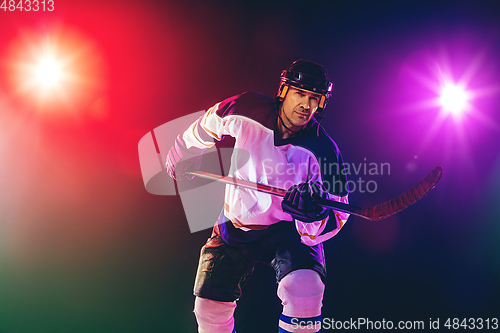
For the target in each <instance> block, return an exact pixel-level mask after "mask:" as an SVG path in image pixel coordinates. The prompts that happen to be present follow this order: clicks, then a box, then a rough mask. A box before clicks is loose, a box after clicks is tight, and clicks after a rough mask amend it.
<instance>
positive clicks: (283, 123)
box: [278, 113, 304, 133]
mask: <svg viewBox="0 0 500 333" xmlns="http://www.w3.org/2000/svg"><path fill="white" fill-rule="evenodd" d="M278 118H280V121H281V124H282V125H283V126H285V128H286V129H287V130H289V131H290V132H292V133H298V132H300V131H302V130H303V129H304V126H302V128H301V129H299V130H298V131H294V130H292V129H289V128H288V126H286V125H285V122H284V121H283V119H282V118H281V115H280V114H279V113H278Z"/></svg>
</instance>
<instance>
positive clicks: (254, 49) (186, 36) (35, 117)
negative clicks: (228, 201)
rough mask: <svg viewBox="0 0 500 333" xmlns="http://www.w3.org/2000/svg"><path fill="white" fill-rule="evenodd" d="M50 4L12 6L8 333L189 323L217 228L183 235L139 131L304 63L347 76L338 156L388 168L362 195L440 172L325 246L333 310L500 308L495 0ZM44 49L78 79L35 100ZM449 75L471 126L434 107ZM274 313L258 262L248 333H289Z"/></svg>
mask: <svg viewBox="0 0 500 333" xmlns="http://www.w3.org/2000/svg"><path fill="white" fill-rule="evenodd" d="M54 5H55V6H54V7H55V10H54V11H52V12H48V11H46V12H42V11H39V12H29V13H28V12H20V11H14V12H9V11H3V10H1V11H0V31H1V34H0V59H2V64H1V65H2V67H1V76H0V78H1V80H0V153H1V155H0V156H1V160H0V175H1V176H0V185H1V186H0V264H1V265H0V332H1V333H21V332H23V333H24V332H29V333H31V332H51V333H52V332H75V333H76V332H86V333H87V332H96V333H97V332H195V331H196V323H195V319H194V315H193V314H192V307H193V302H194V298H193V296H192V285H193V280H194V276H195V272H196V267H197V260H198V254H199V250H200V248H201V246H202V245H203V244H204V242H205V241H206V239H207V237H208V236H209V235H210V230H205V231H201V232H197V233H194V234H192V233H190V232H189V228H188V224H187V221H186V218H185V216H184V212H183V210H182V207H181V202H180V199H179V197H168V196H155V195H152V194H149V193H147V192H146V190H145V188H144V184H143V181H142V176H141V171H140V166H139V160H138V152H137V150H138V149H137V144H138V142H139V140H140V139H141V137H142V136H143V135H144V134H146V133H147V132H148V131H151V130H152V129H154V128H155V127H157V126H160V125H162V124H164V123H166V122H168V121H170V120H173V119H176V118H178V117H180V116H183V115H186V114H189V113H192V112H196V111H199V110H204V109H207V108H208V107H210V106H212V105H213V104H215V103H216V102H218V101H220V100H222V99H224V98H227V97H229V96H231V95H234V94H238V93H240V92H243V91H247V90H256V91H259V92H261V93H264V94H267V95H273V94H274V93H275V91H276V89H277V87H278V77H279V73H280V71H281V70H282V69H284V68H286V67H287V66H288V65H289V64H290V63H291V62H292V61H294V60H296V59H298V58H305V59H309V60H313V61H316V62H319V63H321V64H323V65H324V66H325V67H326V69H327V70H328V72H329V74H330V77H331V79H332V81H333V82H334V83H335V90H334V94H333V96H332V98H331V100H330V103H329V105H328V114H327V117H326V119H325V120H324V122H323V125H324V126H325V128H326V129H327V130H328V132H329V133H330V135H331V136H332V138H333V139H334V140H335V141H336V142H337V144H338V145H339V147H340V149H341V151H342V153H343V157H344V160H345V162H346V163H349V164H351V165H352V164H354V165H355V166H356V167H357V166H358V165H359V164H360V163H377V164H380V163H389V164H390V166H391V169H390V174H384V175H368V176H367V175H351V176H350V178H351V179H353V180H355V181H356V180H357V179H358V178H359V177H360V176H361V177H363V179H364V180H365V181H368V180H373V181H374V182H376V184H377V190H376V191H375V192H374V193H368V192H365V193H361V191H359V190H357V191H353V193H351V196H350V201H351V202H352V203H355V204H358V205H363V206H366V205H372V204H377V203H380V202H383V201H385V200H388V199H390V198H392V197H395V196H396V195H398V194H400V193H402V192H403V191H405V190H407V189H408V188H409V187H411V186H413V185H414V184H415V183H416V182H417V181H419V180H420V179H421V178H422V177H423V176H424V175H425V174H426V173H427V172H428V171H430V170H431V169H432V168H433V167H434V166H436V165H441V166H442V167H443V168H444V176H443V179H442V180H441V182H440V183H439V185H438V186H437V187H436V189H434V190H433V191H432V192H431V193H430V194H428V195H427V196H426V197H425V198H424V199H423V200H422V201H420V202H418V203H417V204H415V205H414V206H412V207H410V208H408V209H407V210H406V211H404V212H401V213H400V214H398V215H396V216H394V217H391V218H389V219H387V220H384V221H381V222H368V221H365V220H362V219H360V218H356V217H351V218H350V219H349V221H348V223H347V225H346V226H345V227H344V229H343V230H342V232H341V233H340V234H338V235H337V236H336V237H335V238H334V239H332V240H330V241H328V242H326V243H325V251H326V256H327V267H328V271H329V275H328V278H327V285H326V292H325V297H324V306H323V317H324V318H333V319H335V320H349V319H350V318H359V317H364V318H368V319H370V320H372V321H376V320H382V319H385V320H391V321H393V322H395V323H397V321H398V320H411V321H416V320H419V321H420V320H421V321H424V322H425V324H426V327H428V322H429V319H431V318H432V320H436V319H438V318H439V319H440V321H441V322H440V323H441V328H442V330H445V328H443V325H444V322H445V321H446V319H447V318H449V317H452V318H454V317H456V318H484V319H486V318H492V317H497V318H498V317H499V309H500V301H499V299H500V284H499V281H500V247H499V241H500V227H499V224H498V222H499V220H500V208H499V203H500V140H499V137H500V135H499V134H500V122H499V116H498V112H499V109H498V105H499V92H500V82H499V74H500V73H499V71H500V68H499V62H498V59H499V58H500V23H499V22H500V6H499V4H498V2H497V1H365V2H363V1H324V2H319V1H307V2H302V3H298V2H293V1H292V2H289V1H248V2H241V1H240V2H238V1H233V2H231V1H205V2H196V1H183V2H174V1H163V2H162V1H103V2H100V1H70V0H59V1H55V3H54ZM43 43H48V44H50V45H52V46H53V47H56V48H58V49H59V50H61V53H62V54H63V56H64V59H65V61H66V65H67V68H68V71H70V72H71V71H72V72H73V73H74V75H75V76H77V77H78V79H75V80H73V81H71V83H68V84H67V85H65V86H63V87H60V88H59V89H60V91H59V92H58V93H56V92H54V93H53V94H54V95H55V96H56V97H57V98H53V99H47V100H45V101H42V102H40V100H39V99H36V98H35V96H36V94H37V93H38V91H37V89H36V88H33V87H28V88H26V87H24V88H20V86H22V84H20V83H19V81H18V80H17V79H16V78H17V77H18V76H16V75H18V74H19V72H23V66H22V63H30V61H31V62H33V61H34V60H33V59H36V57H37V56H38V54H39V53H40V45H42V44H43ZM64 52H66V53H64ZM443 75H445V76H448V77H449V79H451V80H453V81H455V82H456V81H460V82H462V83H466V84H467V87H468V88H469V90H470V91H471V94H472V96H473V97H474V98H473V99H472V100H471V102H470V104H471V105H472V106H473V107H472V108H470V110H469V112H468V113H467V114H466V115H465V116H464V117H463V118H462V119H460V120H454V119H453V118H450V117H448V118H446V117H442V116H440V115H441V113H440V109H439V107H437V106H436V105H433V104H432V103H426V101H432V100H433V99H435V98H436V97H437V94H438V92H437V90H436V86H437V87H439V84H440V83H442V80H441V78H442V76H443ZM440 80H441V81H440ZM21 81H22V80H21ZM65 89H67V90H65ZM65 94H67V95H65ZM181 130H182V129H179V131H181ZM280 312H281V307H280V303H279V299H278V298H277V296H276V283H275V281H274V272H273V271H272V269H271V268H269V267H266V266H264V265H260V266H258V267H257V269H256V271H255V274H254V276H253V278H252V279H251V281H250V282H249V283H248V285H246V287H245V288H244V295H243V297H242V298H241V300H240V301H239V302H238V309H237V311H236V315H235V316H236V327H237V330H238V332H239V333H245V332H276V330H277V320H278V316H279V314H280ZM485 325H486V324H485Z"/></svg>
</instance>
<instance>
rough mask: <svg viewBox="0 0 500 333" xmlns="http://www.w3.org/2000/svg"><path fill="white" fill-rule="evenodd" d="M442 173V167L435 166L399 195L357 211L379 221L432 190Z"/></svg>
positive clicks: (369, 218) (406, 206)
mask: <svg viewBox="0 0 500 333" xmlns="http://www.w3.org/2000/svg"><path fill="white" fill-rule="evenodd" d="M442 175H443V168H442V167H440V166H437V167H435V168H434V169H433V170H432V171H431V172H429V173H428V174H427V176H425V177H424V178H423V179H422V180H421V181H420V182H419V183H417V184H416V185H415V186H413V187H412V188H411V189H409V190H408V191H406V192H405V193H403V194H401V195H400V196H398V197H396V198H394V199H392V200H389V201H387V202H384V203H381V204H379V205H376V206H373V207H367V208H362V209H361V210H362V211H360V212H359V213H360V214H361V215H363V216H364V217H366V218H367V219H368V220H370V221H379V220H382V219H385V218H387V217H389V216H392V215H394V214H396V213H398V212H400V211H402V210H403V209H406V208H408V207H409V206H411V205H413V204H414V203H415V202H417V201H418V200H420V199H422V197H423V196H424V195H426V194H427V193H428V192H429V191H430V190H432V189H433V188H434V187H435V186H436V184H437V182H438V181H439V180H440V179H441V176H442Z"/></svg>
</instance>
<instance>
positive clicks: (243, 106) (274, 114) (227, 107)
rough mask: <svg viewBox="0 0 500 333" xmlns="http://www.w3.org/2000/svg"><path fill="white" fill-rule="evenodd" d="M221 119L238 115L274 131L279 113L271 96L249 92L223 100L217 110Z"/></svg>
mask: <svg viewBox="0 0 500 333" xmlns="http://www.w3.org/2000/svg"><path fill="white" fill-rule="evenodd" d="M217 115H218V116H219V117H226V116H229V115H238V116H243V117H247V118H250V119H252V120H254V121H256V122H258V123H260V124H261V125H263V126H265V127H267V128H269V129H271V130H274V127H275V125H276V120H277V119H278V111H277V110H276V105H275V101H274V99H273V98H271V97H269V96H265V95H262V94H260V93H258V92H254V91H249V92H244V93H242V94H239V95H236V96H232V97H229V98H227V99H225V100H223V101H222V102H221V103H220V105H219V109H218V110H217Z"/></svg>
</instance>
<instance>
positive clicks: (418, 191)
mask: <svg viewBox="0 0 500 333" xmlns="http://www.w3.org/2000/svg"><path fill="white" fill-rule="evenodd" d="M186 173H188V174H191V175H195V176H198V177H201V178H206V179H210V180H214V181H219V182H222V183H226V184H230V185H235V186H241V187H245V188H249V189H252V190H256V191H260V192H264V193H268V194H273V195H278V196H281V197H283V196H285V193H286V190H284V189H281V188H277V187H272V186H269V185H264V184H257V183H252V182H249V181H246V180H241V179H236V178H232V177H227V176H220V175H216V174H213V173H209V172H204V171H190V172H186ZM442 175H443V169H442V168H441V167H440V166H437V167H435V168H434V169H433V170H432V171H431V172H429V173H428V174H427V175H426V176H425V177H424V178H423V179H422V180H421V181H420V182H418V183H417V184H416V185H415V186H413V187H412V188H410V189H409V190H408V191H406V192H405V193H403V194H401V195H399V196H398V197H396V198H394V199H392V200H389V201H387V202H384V203H381V204H379V205H376V206H372V207H358V206H354V205H350V204H345V203H342V202H338V201H334V200H328V199H323V198H315V202H316V203H317V204H319V205H321V206H323V207H328V208H332V209H334V210H337V211H341V212H344V213H349V214H352V215H356V216H359V217H362V218H364V219H367V220H370V221H378V220H382V219H385V218H387V217H389V216H391V215H394V214H396V213H398V212H400V211H402V210H403V209H406V208H408V207H409V206H411V205H413V204H414V203H415V202H417V201H418V200H420V199H421V198H422V197H423V196H425V195H426V194H427V193H428V192H429V191H430V190H432V189H433V188H434V187H435V186H436V184H437V182H438V181H439V180H440V179H441V176H442Z"/></svg>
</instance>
